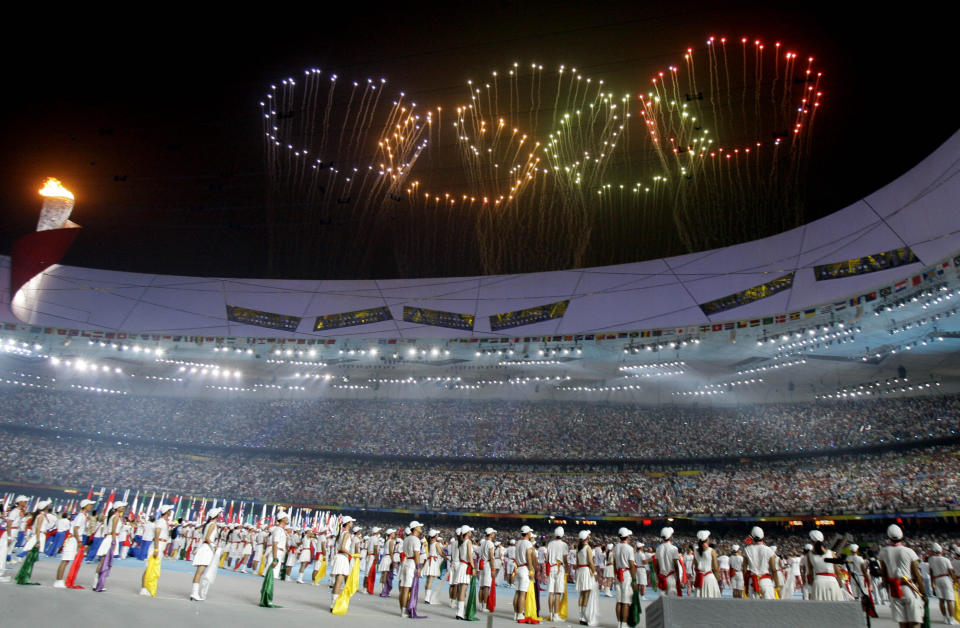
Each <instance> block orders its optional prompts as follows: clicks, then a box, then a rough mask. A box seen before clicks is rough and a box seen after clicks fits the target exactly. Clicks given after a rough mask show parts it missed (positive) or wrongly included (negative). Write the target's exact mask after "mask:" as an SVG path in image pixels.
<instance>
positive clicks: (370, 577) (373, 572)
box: [367, 560, 377, 595]
mask: <svg viewBox="0 0 960 628" xmlns="http://www.w3.org/2000/svg"><path fill="white" fill-rule="evenodd" d="M376 579H377V561H375V560H374V561H371V562H370V571H368V572H367V593H369V594H370V595H373V585H374V582H375V581H376Z"/></svg>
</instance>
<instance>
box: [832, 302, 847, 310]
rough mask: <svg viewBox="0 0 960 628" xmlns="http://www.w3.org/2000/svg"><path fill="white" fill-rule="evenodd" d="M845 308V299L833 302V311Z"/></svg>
mask: <svg viewBox="0 0 960 628" xmlns="http://www.w3.org/2000/svg"><path fill="white" fill-rule="evenodd" d="M845 309H847V302H846V301H837V302H836V303H834V304H833V311H834V312H840V311H841V310H845Z"/></svg>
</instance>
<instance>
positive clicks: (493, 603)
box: [487, 573, 497, 613]
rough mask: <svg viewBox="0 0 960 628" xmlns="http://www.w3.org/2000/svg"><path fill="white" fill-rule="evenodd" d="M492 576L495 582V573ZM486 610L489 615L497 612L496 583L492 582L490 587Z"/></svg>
mask: <svg viewBox="0 0 960 628" xmlns="http://www.w3.org/2000/svg"><path fill="white" fill-rule="evenodd" d="M493 575H494V581H496V575H497V574H496V573H494V574H493ZM487 610H488V611H490V612H491V613H493V612H495V611H496V610H497V583H496V582H494V583H493V585H492V586H491V587H490V595H488V596H487Z"/></svg>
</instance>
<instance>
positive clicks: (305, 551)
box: [299, 547, 313, 563]
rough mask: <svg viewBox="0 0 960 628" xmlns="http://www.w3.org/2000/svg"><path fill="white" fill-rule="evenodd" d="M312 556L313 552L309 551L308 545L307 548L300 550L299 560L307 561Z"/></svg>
mask: <svg viewBox="0 0 960 628" xmlns="http://www.w3.org/2000/svg"><path fill="white" fill-rule="evenodd" d="M312 558H313V553H312V552H311V551H310V548H309V547H308V548H307V549H302V550H300V558H299V561H300V562H301V563H309V562H310V560H311V559H312Z"/></svg>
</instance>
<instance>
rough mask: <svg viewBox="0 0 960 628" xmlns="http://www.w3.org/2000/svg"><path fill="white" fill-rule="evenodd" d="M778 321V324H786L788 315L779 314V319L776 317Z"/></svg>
mask: <svg viewBox="0 0 960 628" xmlns="http://www.w3.org/2000/svg"><path fill="white" fill-rule="evenodd" d="M776 320H777V322H778V323H786V322H787V315H786V314H778V315H777V317H776Z"/></svg>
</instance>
